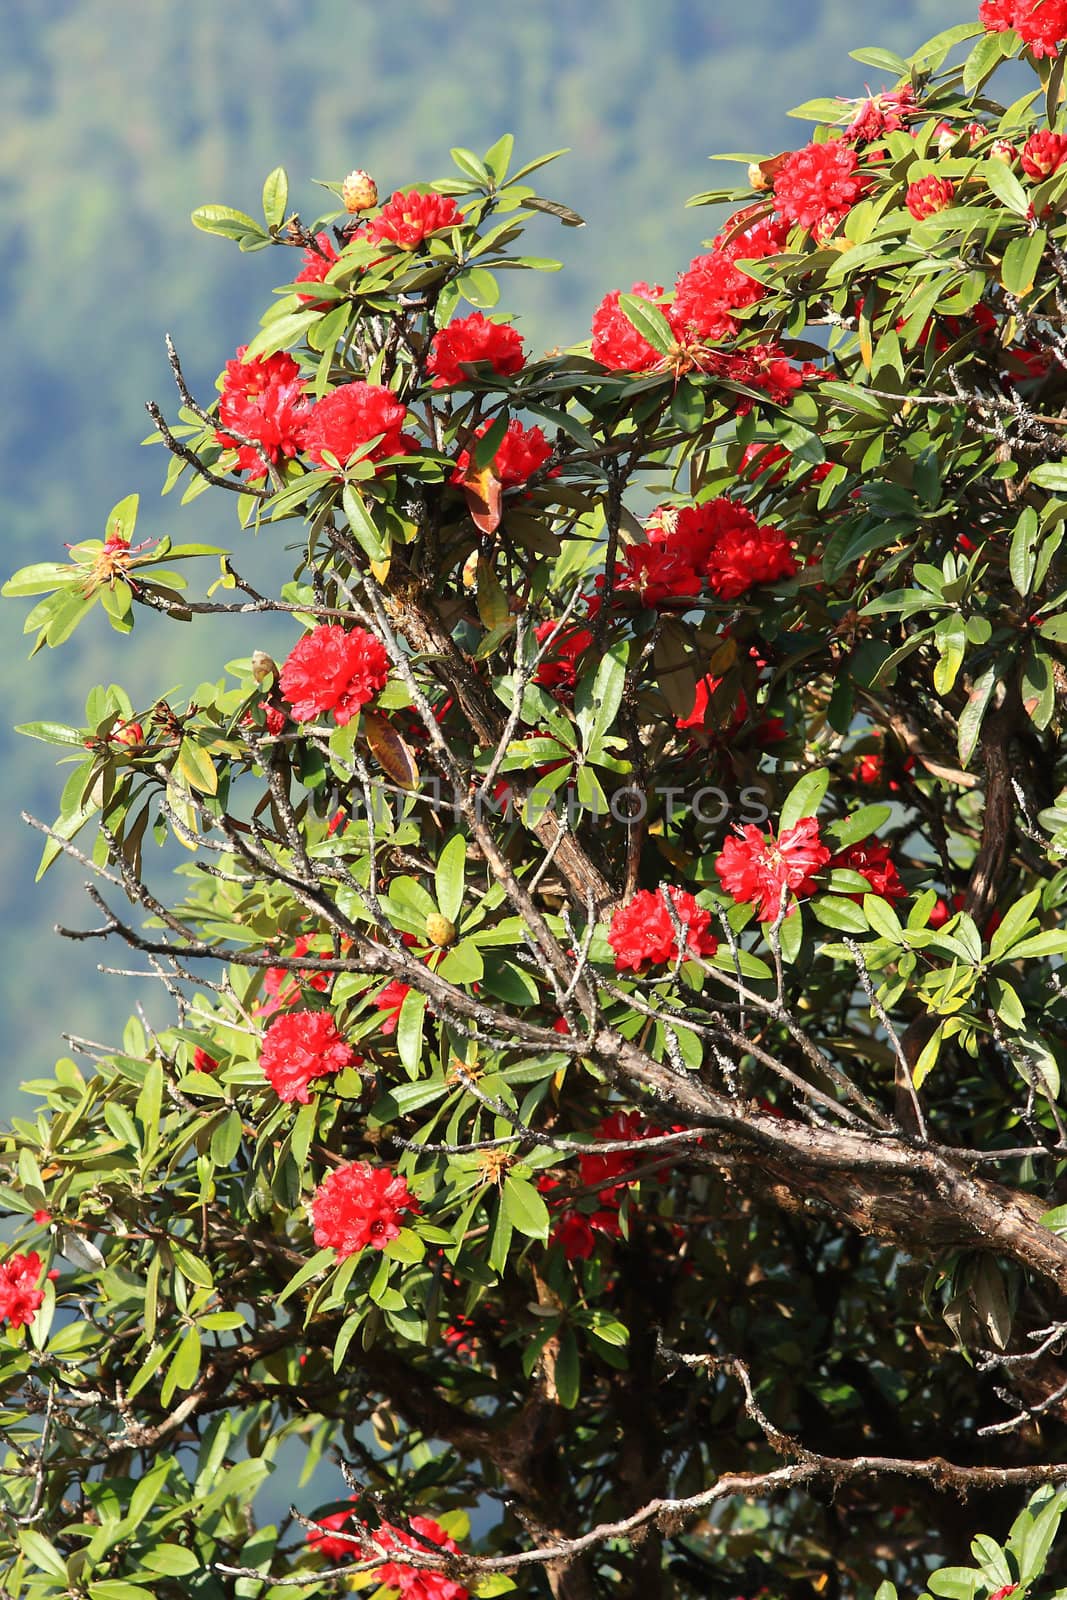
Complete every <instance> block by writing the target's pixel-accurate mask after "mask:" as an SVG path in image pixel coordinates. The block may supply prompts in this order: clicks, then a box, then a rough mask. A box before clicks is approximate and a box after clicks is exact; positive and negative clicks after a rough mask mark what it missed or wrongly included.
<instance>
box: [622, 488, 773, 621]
mask: <svg viewBox="0 0 1067 1600" xmlns="http://www.w3.org/2000/svg"><path fill="white" fill-rule="evenodd" d="M646 533H647V535H648V540H647V543H645V544H635V545H629V546H628V547H627V549H626V550H625V551H624V553H623V558H622V561H621V563H620V565H619V567H618V569H617V572H616V578H615V582H616V587H617V588H619V589H624V590H625V589H632V590H635V591H636V592H637V593H638V594H639V595H640V596H641V602H642V604H643V605H646V606H656V605H660V604H662V602H663V601H664V600H666V599H668V598H677V597H687V596H691V595H697V594H699V593H700V591H701V589H702V587H703V586H704V585H705V584H706V585H707V587H708V588H709V589H710V590H711V591H712V593H713V594H715V595H717V596H718V597H719V599H720V600H736V599H738V598H739V597H740V596H741V595H743V594H745V593H746V592H747V591H748V590H749V589H751V588H752V587H753V586H754V585H755V584H759V583H775V582H777V581H778V579H780V578H791V577H793V576H794V575H795V573H796V572H797V560H796V556H795V555H794V553H793V547H792V544H791V543H790V541H789V539H788V538H787V537H786V535H785V533H784V532H783V531H782V530H781V529H780V528H772V527H764V526H761V524H760V523H758V522H757V520H756V518H755V516H754V515H753V513H752V512H751V511H750V510H749V509H748V507H747V506H743V505H739V504H738V503H737V502H736V501H733V500H731V499H729V498H728V497H727V496H725V495H722V496H720V497H719V498H718V499H716V500H708V501H706V502H705V503H704V504H703V505H700V506H684V507H682V508H680V509H679V508H676V507H672V506H660V507H658V508H657V510H656V511H655V512H653V514H652V517H651V518H650V519H649V523H648V526H647V528H646Z"/></svg>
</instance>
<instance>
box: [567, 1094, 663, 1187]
mask: <svg viewBox="0 0 1067 1600" xmlns="http://www.w3.org/2000/svg"><path fill="white" fill-rule="evenodd" d="M659 1131H660V1130H659V1129H658V1128H656V1127H654V1126H653V1125H652V1124H651V1123H648V1122H645V1121H644V1119H643V1118H642V1116H641V1113H640V1112H639V1111H614V1112H612V1114H611V1115H610V1116H608V1117H605V1118H604V1120H603V1121H602V1122H601V1123H600V1124H599V1126H598V1127H597V1129H596V1130H595V1132H596V1137H597V1138H598V1139H603V1140H604V1141H605V1142H607V1143H610V1144H622V1143H624V1142H627V1143H631V1142H633V1141H634V1140H637V1139H651V1138H654V1137H655V1135H656V1134H657V1133H659ZM641 1160H642V1157H641V1155H640V1153H639V1152H638V1151H636V1150H609V1151H607V1152H606V1154H604V1155H597V1154H595V1153H590V1154H589V1155H581V1156H579V1157H578V1172H579V1175H580V1177H581V1181H582V1184H583V1186H585V1187H586V1188H593V1187H594V1185H595V1186H596V1187H597V1188H599V1189H600V1202H601V1204H602V1205H606V1206H609V1205H613V1204H614V1203H615V1201H616V1200H617V1198H618V1193H619V1190H620V1189H621V1188H622V1187H623V1185H622V1184H621V1183H619V1182H618V1180H619V1179H625V1178H626V1177H627V1175H628V1174H629V1173H630V1172H632V1171H633V1169H634V1167H636V1166H637V1165H638V1164H639V1163H640V1162H641Z"/></svg>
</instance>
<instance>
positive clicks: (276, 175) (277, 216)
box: [263, 167, 289, 228]
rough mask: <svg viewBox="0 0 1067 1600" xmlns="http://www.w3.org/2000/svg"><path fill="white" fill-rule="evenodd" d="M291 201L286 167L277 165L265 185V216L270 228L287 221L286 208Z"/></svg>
mask: <svg viewBox="0 0 1067 1600" xmlns="http://www.w3.org/2000/svg"><path fill="white" fill-rule="evenodd" d="M288 201H289V179H288V178H287V177H286V175H285V168H284V167H275V169H274V171H273V172H271V173H269V174H268V175H267V179H266V181H265V183H264V185H263V216H264V219H265V221H266V224H267V227H268V228H278V227H280V226H281V224H282V223H283V222H284V221H285V208H286V205H287V204H288Z"/></svg>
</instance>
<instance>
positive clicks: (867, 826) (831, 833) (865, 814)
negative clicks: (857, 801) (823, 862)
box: [823, 805, 893, 853]
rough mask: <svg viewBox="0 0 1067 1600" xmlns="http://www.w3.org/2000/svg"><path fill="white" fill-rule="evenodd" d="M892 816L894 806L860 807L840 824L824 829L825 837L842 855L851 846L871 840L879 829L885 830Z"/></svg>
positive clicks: (834, 823) (833, 824) (833, 823)
mask: <svg viewBox="0 0 1067 1600" xmlns="http://www.w3.org/2000/svg"><path fill="white" fill-rule="evenodd" d="M892 815H893V808H892V806H887V805H869V806H860V807H859V808H858V810H856V811H853V812H851V813H850V814H849V815H848V816H847V817H842V819H841V821H840V822H832V823H831V824H830V826H829V827H828V828H824V829H823V835H824V838H825V839H826V841H827V842H828V843H830V844H832V845H833V847H834V850H835V852H837V853H840V851H842V850H847V849H848V848H849V846H850V845H853V844H859V843H860V841H861V840H863V839H867V838H869V837H870V835H871V834H872V833H877V832H878V829H879V828H884V827H885V824H886V823H887V822H888V821H889V819H890V817H891V816H892Z"/></svg>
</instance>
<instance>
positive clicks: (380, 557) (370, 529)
mask: <svg viewBox="0 0 1067 1600" xmlns="http://www.w3.org/2000/svg"><path fill="white" fill-rule="evenodd" d="M341 505H342V506H343V508H344V513H345V516H346V517H347V518H348V526H349V527H350V528H351V530H352V532H353V534H354V535H355V537H356V539H357V541H358V543H359V545H360V548H361V549H362V550H364V551H365V552H366V553H367V555H368V556H369V557H370V559H371V560H372V561H384V560H385V559H386V557H387V556H388V555H389V540H388V535H386V534H383V533H382V532H381V531H380V530H379V528H378V526H377V524H376V522H375V521H374V518H373V517H372V516H371V514H370V512H369V511H368V510H367V502H366V501H365V500H364V498H363V496H362V495H361V494H360V492H359V490H358V489H357V488H355V487H354V486H353V485H352V484H350V483H346V484H345V487H344V490H343V492H342V494H341Z"/></svg>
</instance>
